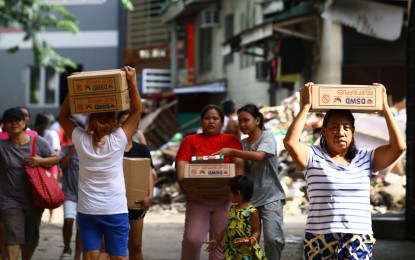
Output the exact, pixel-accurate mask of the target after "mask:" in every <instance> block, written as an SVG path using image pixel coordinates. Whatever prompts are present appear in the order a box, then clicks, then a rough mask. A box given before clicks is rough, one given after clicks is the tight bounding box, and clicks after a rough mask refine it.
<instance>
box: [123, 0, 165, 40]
mask: <svg viewBox="0 0 415 260" xmlns="http://www.w3.org/2000/svg"><path fill="white" fill-rule="evenodd" d="M132 2H133V5H134V11H132V12H130V13H129V14H128V29H127V47H128V48H138V47H147V46H152V45H160V44H165V43H167V42H168V41H169V39H168V34H169V26H166V25H165V24H162V23H161V19H160V14H161V6H162V4H163V3H164V2H165V1H164V0H133V1H132Z"/></svg>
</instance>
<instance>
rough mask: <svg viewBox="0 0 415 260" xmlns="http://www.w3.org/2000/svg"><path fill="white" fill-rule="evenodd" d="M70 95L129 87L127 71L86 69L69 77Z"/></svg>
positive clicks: (101, 92) (119, 89)
mask: <svg viewBox="0 0 415 260" xmlns="http://www.w3.org/2000/svg"><path fill="white" fill-rule="evenodd" d="M67 80H68V93H69V96H74V95H91V94H108V93H114V92H123V91H125V90H127V89H128V83H127V78H126V75H125V71H122V70H99V71H86V72H81V73H79V74H75V75H71V76H69V77H68V79H67Z"/></svg>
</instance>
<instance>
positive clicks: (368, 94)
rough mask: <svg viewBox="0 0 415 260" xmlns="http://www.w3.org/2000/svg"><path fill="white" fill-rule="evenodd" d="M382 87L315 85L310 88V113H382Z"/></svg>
mask: <svg viewBox="0 0 415 260" xmlns="http://www.w3.org/2000/svg"><path fill="white" fill-rule="evenodd" d="M382 102H383V96H382V87H381V86H372V85H329V84H315V85H314V86H313V87H312V99H311V110H310V111H311V112H326V111H328V110H330V109H349V110H351V111H352V112H353V113H355V112H362V113H371V112H377V111H382V104H383V103H382Z"/></svg>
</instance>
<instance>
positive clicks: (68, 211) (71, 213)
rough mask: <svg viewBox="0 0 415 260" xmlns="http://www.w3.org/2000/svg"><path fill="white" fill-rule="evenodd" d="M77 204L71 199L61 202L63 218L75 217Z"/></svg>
mask: <svg viewBox="0 0 415 260" xmlns="http://www.w3.org/2000/svg"><path fill="white" fill-rule="evenodd" d="M77 206H78V203H76V202H75V201H72V200H65V202H64V203H63V218H64V219H67V218H73V219H76V214H77V212H76V208H77Z"/></svg>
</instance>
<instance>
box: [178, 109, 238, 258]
mask: <svg viewBox="0 0 415 260" xmlns="http://www.w3.org/2000/svg"><path fill="white" fill-rule="evenodd" d="M200 120H201V127H202V133H200V134H194V135H189V136H186V137H185V138H184V139H183V142H182V143H181V145H180V148H179V151H178V152H177V156H176V172H177V180H178V182H179V184H181V182H182V180H183V177H184V168H185V165H186V164H187V163H190V162H191V157H192V156H204V155H212V154H213V153H214V152H216V151H219V150H221V149H222V148H234V149H239V150H242V146H241V143H240V141H239V140H238V138H236V137H235V136H234V135H230V134H223V133H221V132H220V130H221V128H222V125H223V121H224V112H223V110H222V108H220V107H219V106H216V105H208V106H206V107H205V108H203V110H202V113H201V116H200ZM225 163H235V168H236V174H243V160H242V159H239V158H236V157H232V156H230V157H225ZM184 193H186V191H184ZM229 208H230V202H229V201H224V200H208V199H203V200H198V201H194V200H192V201H190V200H188V201H187V203H186V218H185V227H184V235H183V242H182V259H200V249H201V245H202V244H203V243H204V242H206V241H208V240H211V239H214V238H216V237H217V236H219V234H220V232H221V231H222V230H223V229H224V228H225V226H226V223H227V220H228V212H229ZM208 234H209V237H208V236H207V235H208ZM221 249H222V248H219V247H218V250H216V251H214V252H211V253H210V256H209V259H210V260H213V259H223V253H222V250H221Z"/></svg>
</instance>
